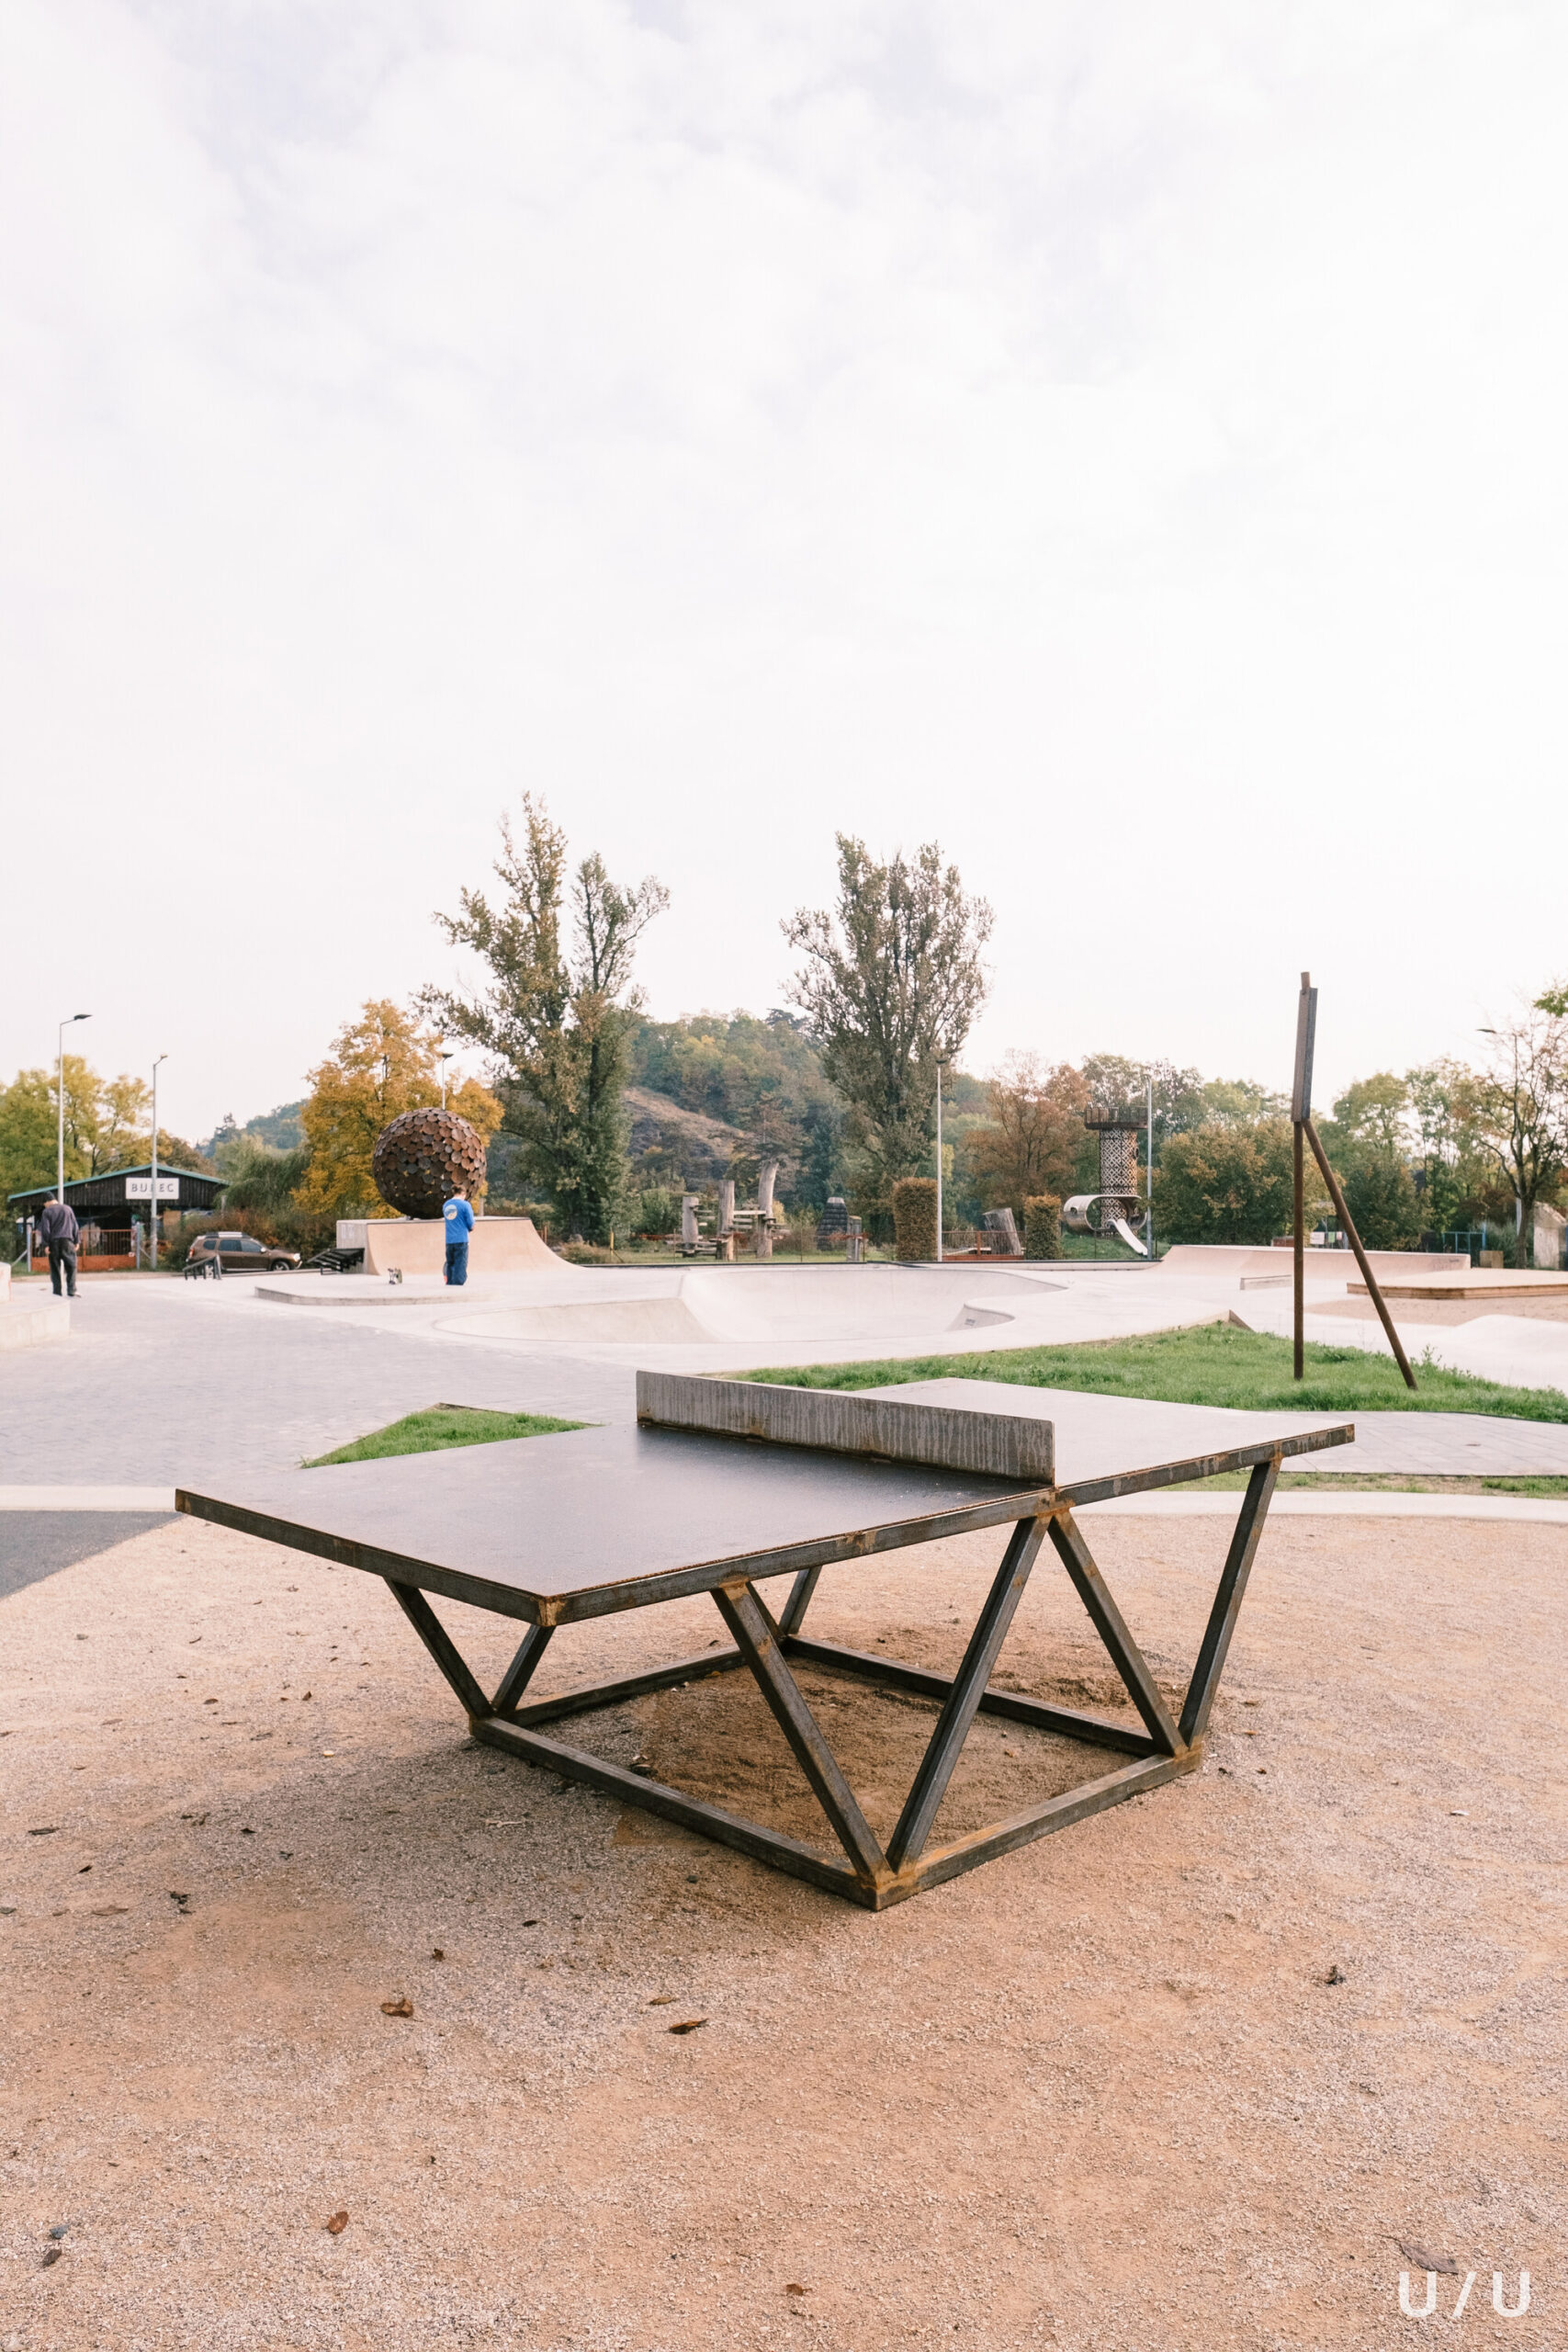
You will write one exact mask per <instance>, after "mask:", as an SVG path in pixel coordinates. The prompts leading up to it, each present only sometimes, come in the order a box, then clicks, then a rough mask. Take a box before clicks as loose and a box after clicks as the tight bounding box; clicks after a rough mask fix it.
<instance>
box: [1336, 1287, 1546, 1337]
mask: <svg viewBox="0 0 1568 2352" xmlns="http://www.w3.org/2000/svg"><path fill="white" fill-rule="evenodd" d="M1388 1311H1389V1313H1390V1314H1391V1315H1392V1316H1393V1319H1394V1322H1395V1324H1396V1325H1397V1326H1398V1327H1399V1329H1402V1330H1403V1329H1404V1326H1405V1324H1407V1323H1408V1324H1410V1325H1411V1326H1412V1328H1415V1327H1416V1325H1418V1324H1423V1323H1431V1324H1448V1325H1453V1324H1456V1323H1479V1322H1480V1321H1481V1319H1482V1317H1483V1316H1487V1315H1508V1316H1515V1315H1522V1316H1523V1317H1525V1318H1526V1319H1527V1321H1529V1322H1533V1323H1568V1298H1564V1297H1556V1298H1553V1297H1551V1295H1548V1296H1546V1297H1544V1298H1514V1297H1510V1296H1509V1295H1507V1294H1506V1293H1499V1295H1497V1296H1496V1297H1495V1298H1391V1299H1390V1300H1389V1301H1388ZM1307 1312H1308V1313H1309V1314H1311V1315H1337V1316H1341V1317H1344V1319H1345V1320H1346V1321H1347V1322H1350V1323H1375V1322H1376V1321H1377V1319H1378V1311H1377V1308H1376V1307H1375V1306H1373V1305H1372V1302H1371V1299H1370V1298H1326V1299H1319V1300H1316V1301H1314V1304H1313V1305H1312V1306H1310V1307H1309V1308H1308V1310H1307Z"/></svg>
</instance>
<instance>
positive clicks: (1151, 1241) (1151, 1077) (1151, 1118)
mask: <svg viewBox="0 0 1568 2352" xmlns="http://www.w3.org/2000/svg"><path fill="white" fill-rule="evenodd" d="M1144 1085H1145V1091H1146V1101H1145V1114H1146V1121H1147V1124H1146V1125H1145V1136H1146V1141H1145V1146H1144V1161H1145V1182H1146V1183H1147V1185H1148V1188H1149V1197H1148V1204H1147V1206H1146V1208H1145V1212H1144V1240H1145V1245H1146V1246H1147V1249H1148V1253H1149V1257H1150V1259H1151V1260H1152V1259H1153V1257H1154V1254H1155V1074H1154V1071H1153V1069H1145V1072H1144Z"/></svg>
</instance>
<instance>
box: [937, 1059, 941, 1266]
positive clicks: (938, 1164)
mask: <svg viewBox="0 0 1568 2352" xmlns="http://www.w3.org/2000/svg"><path fill="white" fill-rule="evenodd" d="M942 1067H943V1066H942V1063H941V1062H938V1064H937V1066H936V1261H937V1264H938V1265H939V1266H940V1265H941V1263H942Z"/></svg>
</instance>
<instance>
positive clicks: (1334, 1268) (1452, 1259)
mask: <svg viewBox="0 0 1568 2352" xmlns="http://www.w3.org/2000/svg"><path fill="white" fill-rule="evenodd" d="M1293 1256H1294V1253H1293V1251H1292V1250H1266V1249H1263V1248H1261V1247H1259V1248H1258V1249H1247V1248H1243V1247H1242V1246H1241V1245H1239V1244H1237V1245H1235V1247H1233V1246H1231V1245H1229V1244H1227V1243H1224V1242H1206V1241H1178V1242H1176V1243H1174V1244H1173V1246H1172V1247H1171V1248H1170V1249H1168V1250H1167V1251H1166V1253H1165V1256H1164V1257H1163V1258H1162V1259H1161V1260H1160V1261H1159V1262H1160V1264H1161V1265H1162V1266H1164V1267H1166V1268H1167V1269H1168V1271H1169V1272H1171V1273H1173V1274H1220V1275H1224V1274H1237V1275H1240V1274H1283V1275H1284V1276H1285V1277H1286V1279H1287V1280H1289V1279H1290V1278H1291V1267H1292V1259H1293ZM1305 1257H1306V1279H1307V1281H1308V1282H1309V1283H1343V1282H1350V1281H1354V1280H1355V1279H1357V1277H1358V1275H1359V1268H1358V1266H1357V1264H1356V1253H1355V1251H1354V1250H1307V1251H1306V1253H1305ZM1367 1263H1368V1264H1369V1265H1370V1266H1371V1270H1372V1272H1373V1273H1374V1274H1376V1276H1377V1278H1378V1281H1379V1282H1380V1283H1382V1282H1383V1281H1384V1280H1385V1278H1386V1280H1387V1281H1389V1282H1397V1281H1398V1280H1399V1278H1400V1276H1401V1275H1404V1276H1405V1277H1406V1278H1408V1277H1409V1276H1411V1275H1414V1274H1451V1273H1466V1274H1468V1273H1469V1272H1470V1260H1469V1258H1468V1257H1465V1256H1461V1253H1460V1252H1459V1251H1458V1250H1440V1251H1439V1250H1368V1252H1367Z"/></svg>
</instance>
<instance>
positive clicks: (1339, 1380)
mask: <svg viewBox="0 0 1568 2352" xmlns="http://www.w3.org/2000/svg"><path fill="white" fill-rule="evenodd" d="M737 1377H739V1378H740V1379H742V1380H768V1381H777V1382H779V1383H781V1384H782V1385H784V1386H787V1387H791V1388H886V1387H889V1386H891V1385H893V1384H894V1383H895V1382H897V1381H905V1380H1007V1381H1016V1382H1018V1383H1019V1384H1020V1385H1021V1386H1023V1387H1026V1388H1077V1389H1088V1390H1090V1391H1092V1392H1094V1393H1095V1394H1097V1395H1100V1396H1105V1397H1152V1398H1156V1399H1157V1400H1158V1401H1159V1402H1160V1403H1161V1404H1166V1405H1234V1406H1238V1407H1240V1408H1243V1409H1245V1410H1247V1411H1252V1412H1262V1411H1266V1410H1267V1411H1271V1412H1294V1413H1492V1414H1496V1415H1499V1416H1501V1417H1502V1418H1503V1419H1509V1420H1518V1421H1568V1395H1564V1393H1563V1391H1562V1389H1560V1388H1509V1387H1506V1386H1505V1385H1503V1383H1502V1382H1500V1381H1495V1380H1483V1379H1481V1378H1479V1377H1478V1376H1477V1375H1476V1374H1473V1373H1468V1372H1449V1371H1447V1370H1445V1369H1444V1367H1443V1366H1442V1365H1440V1364H1438V1363H1434V1362H1433V1361H1432V1360H1431V1356H1430V1353H1429V1352H1428V1354H1427V1356H1425V1357H1424V1358H1423V1359H1422V1361H1421V1362H1420V1363H1418V1364H1417V1365H1416V1380H1417V1382H1418V1383H1419V1385H1418V1386H1417V1388H1416V1391H1415V1393H1414V1395H1412V1393H1411V1391H1410V1390H1409V1389H1408V1388H1406V1387H1405V1385H1404V1381H1403V1380H1402V1379H1401V1377H1400V1373H1399V1366H1398V1365H1397V1364H1396V1363H1394V1362H1393V1358H1392V1357H1391V1356H1378V1355H1372V1354H1371V1353H1370V1352H1369V1351H1367V1350H1366V1349H1365V1348H1335V1347H1324V1346H1309V1347H1308V1349H1307V1351H1306V1377H1305V1379H1304V1380H1299V1381H1298V1380H1292V1377H1291V1343H1290V1341H1289V1340H1277V1339H1275V1338H1273V1337H1272V1335H1271V1334H1269V1333H1267V1332H1262V1331H1238V1330H1237V1329H1235V1325H1234V1324H1226V1323H1198V1324H1192V1325H1190V1326H1189V1327H1188V1328H1187V1329H1185V1330H1179V1331H1149V1332H1145V1333H1143V1334H1142V1335H1141V1336H1139V1337H1137V1338H1135V1339H1128V1340H1078V1341H1076V1342H1075V1343H1073V1344H1072V1345H1069V1346H1060V1347H1043V1348H998V1349H997V1350H996V1351H994V1352H993V1351H987V1353H986V1354H984V1355H942V1356H902V1357H900V1356H892V1357H885V1358H884V1359H883V1360H882V1361H881V1362H879V1363H820V1364H805V1365H800V1364H796V1365H786V1366H784V1368H783V1369H782V1370H778V1371H773V1372H746V1373H741V1374H738V1375H737Z"/></svg>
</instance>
